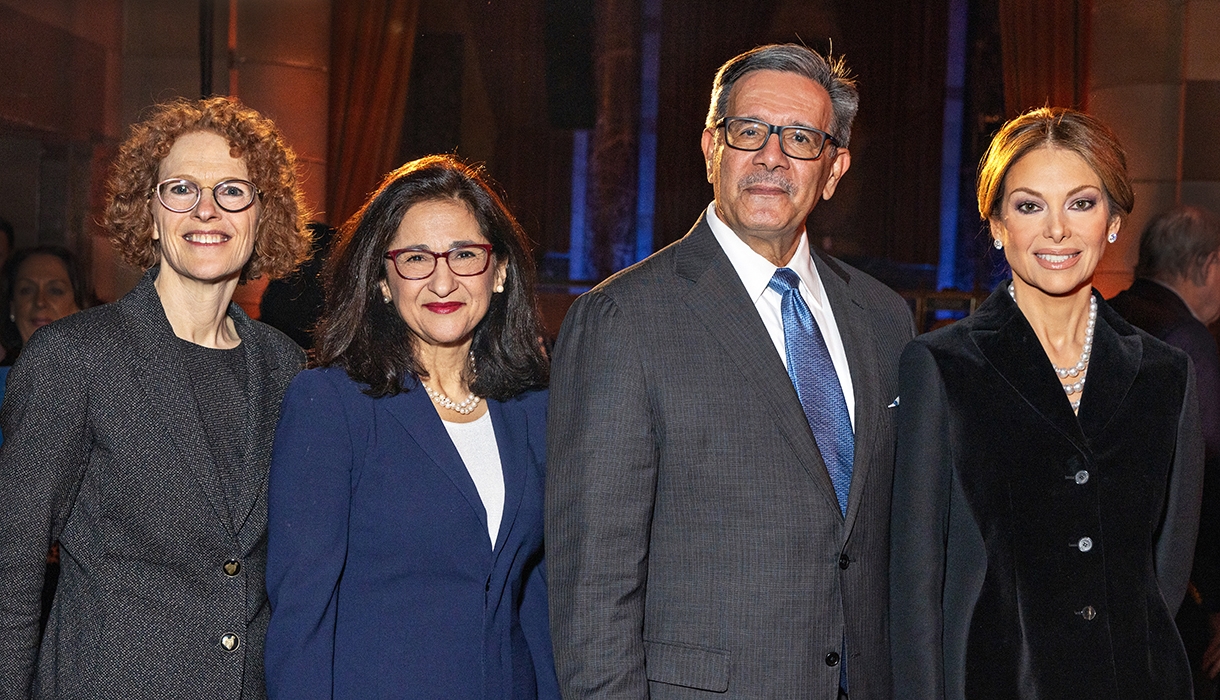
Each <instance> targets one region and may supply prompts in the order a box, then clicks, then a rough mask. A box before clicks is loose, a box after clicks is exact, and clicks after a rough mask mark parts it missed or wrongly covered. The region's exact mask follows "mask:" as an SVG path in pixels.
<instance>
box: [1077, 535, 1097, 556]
mask: <svg viewBox="0 0 1220 700" xmlns="http://www.w3.org/2000/svg"><path fill="white" fill-rule="evenodd" d="M1076 548H1077V549H1079V550H1080V551H1082V552H1087V551H1089V550H1090V549H1092V548H1093V540H1092V539H1090V538H1088V537H1081V538H1080V540H1079V541H1078V542H1076Z"/></svg>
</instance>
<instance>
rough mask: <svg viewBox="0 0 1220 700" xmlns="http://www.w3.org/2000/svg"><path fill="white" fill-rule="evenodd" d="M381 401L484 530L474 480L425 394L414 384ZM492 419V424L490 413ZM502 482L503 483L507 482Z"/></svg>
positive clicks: (482, 511)
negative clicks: (463, 501) (440, 472)
mask: <svg viewBox="0 0 1220 700" xmlns="http://www.w3.org/2000/svg"><path fill="white" fill-rule="evenodd" d="M382 401H385V405H386V410H387V411H388V412H389V413H390V415H392V416H394V418H395V419H396V420H397V421H398V422H399V424H400V425H402V427H403V429H404V430H406V431H407V433H408V434H409V435H410V436H411V439H413V440H414V441H415V444H416V445H418V446H419V448H420V450H422V451H423V453H424V454H426V455H427V456H428V458H429V459H431V460H432V461H433V462H434V463H435V464H436V466H437V467H439V468H440V470H441V471H442V472H444V473H445V476H447V477H449V480H450V481H452V482H453V485H454V487H455V488H457V490H458V491H459V492H461V494H462V497H463V498H465V499H466V502H467V503H468V504H469V505H470V507H471V509H472V510H473V511H474V515H475V517H476V518H477V519H478V521H479V522H480V523H482V525H483V531H484V532H486V531H487V510H486V509H485V508H484V507H483V499H482V498H480V497H479V491H478V489H476V488H475V485H474V480H473V479H471V478H470V472H469V471H467V470H466V465H465V463H463V462H462V457H461V455H459V454H458V451H457V448H456V447H454V446H453V440H451V439H450V438H449V432H448V431H447V430H445V426H444V424H443V423H441V417H440V416H439V415H437V413H436V409H434V408H432V402H431V400H430V399H429V398H428V395H427V394H425V393H424V391H423V389H422V388H420V387H419V385H418V384H416V385H415V386H414V387H413V388H412V390H411V391H404V392H402V393H400V394H398V395H396V396H387V397H386V398H384V399H382ZM489 410H490V409H489ZM492 420H493V425H494V420H495V419H494V417H493V419H492ZM505 486H506V487H507V483H506V484H505ZM501 529H503V528H501Z"/></svg>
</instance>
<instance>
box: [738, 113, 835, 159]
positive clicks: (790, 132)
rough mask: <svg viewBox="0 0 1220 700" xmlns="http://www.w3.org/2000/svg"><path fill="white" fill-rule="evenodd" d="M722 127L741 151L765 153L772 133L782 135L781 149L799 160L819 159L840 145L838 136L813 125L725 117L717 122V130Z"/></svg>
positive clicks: (790, 156)
mask: <svg viewBox="0 0 1220 700" xmlns="http://www.w3.org/2000/svg"><path fill="white" fill-rule="evenodd" d="M720 127H724V136H725V140H726V141H727V142H728V144H729V147H730V148H736V149H737V150H739V151H761V150H762V149H763V148H764V147H765V146H766V145H767V140H768V139H770V138H771V134H779V149H780V150H781V151H783V152H784V155H786V156H788V157H789V158H796V159H797V160H817V159H818V158H820V157H821V156H822V149H824V148H825V147H826V144H827V143H830V144H831V145H833V146H835V147H838V145H839V142H838V141H836V140H835V137H833V136H831V135H830V134H828V133H826V132H825V131H822V130H821V129H815V128H813V127H811V126H774V125H771V124H768V123H767V122H764V121H760V120H758V119H745V118H743V117H725V118H724V119H721V120H720V121H718V122H716V128H717V129H719V128H720Z"/></svg>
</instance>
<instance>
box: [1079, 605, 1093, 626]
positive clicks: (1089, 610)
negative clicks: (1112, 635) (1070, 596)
mask: <svg viewBox="0 0 1220 700" xmlns="http://www.w3.org/2000/svg"><path fill="white" fill-rule="evenodd" d="M1076 614H1077V615H1079V616H1081V617H1083V618H1084V619H1085V621H1086V622H1087V621H1089V620H1092V619H1093V618H1095V617H1097V608H1094V607H1093V606H1092V605H1086V606H1084V607H1083V608H1081V609H1080V610H1077V611H1076Z"/></svg>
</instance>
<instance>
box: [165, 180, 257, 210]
mask: <svg viewBox="0 0 1220 700" xmlns="http://www.w3.org/2000/svg"><path fill="white" fill-rule="evenodd" d="M204 190H211V191H212V198H213V199H214V200H215V201H216V206H218V207H220V208H221V209H224V210H225V211H227V212H229V213H230V214H236V213H238V212H241V211H245V210H247V209H249V208H250V207H251V206H253V205H254V197H255V196H256V195H257V196H259V197H261V196H262V194H263V193H262V192H260V191H259V189H258V187H256V186H255V185H254V183H253V182H250V181H249V180H239V179H233V180H222V181H221V182H218V183H216V184H215V185H212V186H211V187H207V186H205V185H200V184H199V183H198V182H195V181H193V180H187V179H184V178H170V179H169V180H163V181H161V182H159V183H157V186H156V188H154V191H155V192H156V193H157V199H158V200H160V202H161V206H163V207H165V208H166V209H169V210H170V211H172V212H174V213H177V214H184V213H186V212H188V211H190V210H192V209H194V208H195V207H196V206H197V205H198V204H199V198H200V197H202V196H203V191H204Z"/></svg>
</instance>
